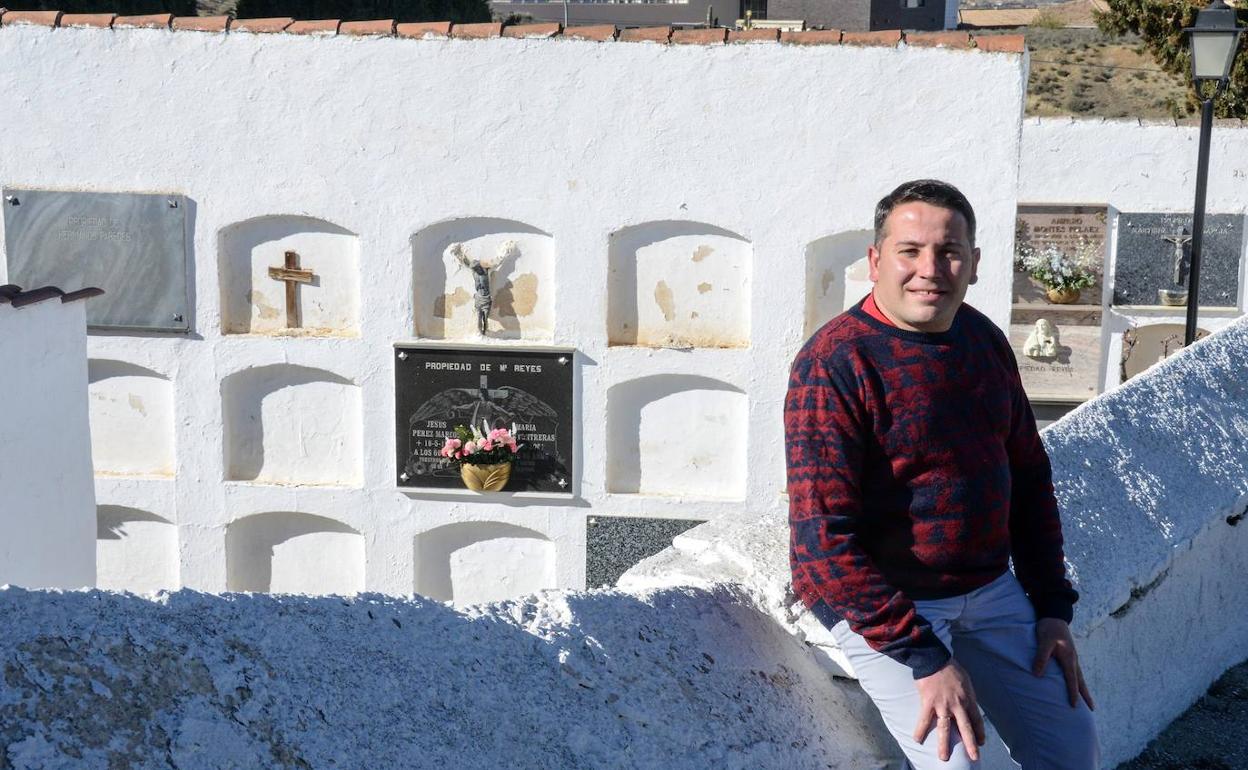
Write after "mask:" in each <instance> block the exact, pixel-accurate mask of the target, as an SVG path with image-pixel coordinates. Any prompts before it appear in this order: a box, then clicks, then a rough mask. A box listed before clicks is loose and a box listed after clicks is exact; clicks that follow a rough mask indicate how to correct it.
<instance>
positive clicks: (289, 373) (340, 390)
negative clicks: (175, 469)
mask: <svg viewBox="0 0 1248 770" xmlns="http://www.w3.org/2000/svg"><path fill="white" fill-rule="evenodd" d="M221 395H222V401H223V404H222V414H223V415H224V418H225V441H224V444H225V473H226V479H227V480H232V481H255V482H260V483H267V484H314V485H327V486H359V485H360V484H361V483H362V479H363V469H362V462H361V453H360V443H361V439H360V431H361V427H360V421H361V414H360V389H359V387H358V386H356V385H355V384H354V383H352V382H351V381H350V380H348V379H346V378H345V377H341V376H339V375H337V374H334V373H332V372H327V371H324V370H322V369H312V368H308V367H304V366H289V365H284V364H277V365H272V366H261V367H257V368H254V369H244V370H242V371H240V372H236V373H234V374H231V375H230V376H228V377H226V378H225V380H224V381H223V382H222V383H221Z"/></svg>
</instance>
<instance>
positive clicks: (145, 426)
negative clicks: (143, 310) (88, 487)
mask: <svg viewBox="0 0 1248 770" xmlns="http://www.w3.org/2000/svg"><path fill="white" fill-rule="evenodd" d="M87 383H88V385H87V393H88V395H89V404H90V406H89V414H90V420H91V460H92V462H93V463H94V465H95V473H96V475H97V476H172V475H173V469H174V456H173V383H171V382H169V380H167V379H165V378H164V377H163V376H161V375H160V374H157V373H156V372H153V371H152V370H150V369H144V368H143V367H141V366H136V365H134V364H129V363H126V362H124V361H109V360H101V359H91V360H89V361H88V362H87Z"/></svg>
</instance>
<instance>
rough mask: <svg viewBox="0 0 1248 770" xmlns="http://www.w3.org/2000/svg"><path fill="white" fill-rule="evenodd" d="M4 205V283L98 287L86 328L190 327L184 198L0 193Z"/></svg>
mask: <svg viewBox="0 0 1248 770" xmlns="http://www.w3.org/2000/svg"><path fill="white" fill-rule="evenodd" d="M3 208H4V243H5V253H6V255H7V260H8V271H9V282H10V283H15V284H17V285H19V286H21V287H23V288H33V287H38V286H48V285H52V286H57V287H59V288H61V289H63V290H65V291H73V290H75V289H81V288H83V287H84V286H97V287H99V288H101V289H103V290H104V295H103V296H101V297H97V298H96V299H93V300H91V301H90V302H88V303H87V325H88V326H91V327H93V328H108V329H136V330H144V331H176V332H185V331H189V330H190V328H191V324H190V320H191V311H190V307H191V305H190V296H189V290H188V285H187V252H186V243H187V234H186V222H187V218H186V209H187V204H186V198H185V197H184V196H181V195H147V194H138V193H88V192H56V191H50V190H21V189H11V188H5V190H4V203H3Z"/></svg>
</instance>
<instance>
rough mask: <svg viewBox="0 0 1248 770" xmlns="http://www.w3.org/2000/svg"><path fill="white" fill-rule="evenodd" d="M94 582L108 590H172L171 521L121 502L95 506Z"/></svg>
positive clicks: (174, 544)
mask: <svg viewBox="0 0 1248 770" xmlns="http://www.w3.org/2000/svg"><path fill="white" fill-rule="evenodd" d="M96 527H97V529H96V539H95V574H96V577H95V585H96V587H97V588H104V589H107V590H109V591H131V592H134V593H151V592H153V591H161V590H167V591H175V590H177V589H178V588H179V587H180V581H179V578H178V531H177V527H175V526H174V525H173V522H171V521H169V520H168V519H166V518H163V517H161V516H157V515H156V514H154V513H150V512H148V511H141V510H138V509H137V508H127V507H125V506H121V505H101V506H99V507H98V508H97V509H96Z"/></svg>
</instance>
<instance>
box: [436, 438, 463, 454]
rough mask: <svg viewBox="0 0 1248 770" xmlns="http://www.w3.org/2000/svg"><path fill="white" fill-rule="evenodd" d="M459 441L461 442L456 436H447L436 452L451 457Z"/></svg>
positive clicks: (457, 447)
mask: <svg viewBox="0 0 1248 770" xmlns="http://www.w3.org/2000/svg"><path fill="white" fill-rule="evenodd" d="M461 443H463V442H461V441H460V440H459V439H457V438H448V439H447V440H446V443H445V444H443V445H442V449H440V450H439V451H438V454H440V455H442V456H443V457H452V456H454V455H455V450H456V449H459V445H460V444H461Z"/></svg>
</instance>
